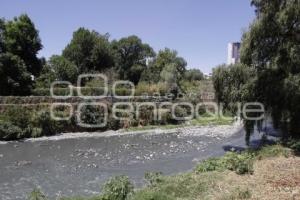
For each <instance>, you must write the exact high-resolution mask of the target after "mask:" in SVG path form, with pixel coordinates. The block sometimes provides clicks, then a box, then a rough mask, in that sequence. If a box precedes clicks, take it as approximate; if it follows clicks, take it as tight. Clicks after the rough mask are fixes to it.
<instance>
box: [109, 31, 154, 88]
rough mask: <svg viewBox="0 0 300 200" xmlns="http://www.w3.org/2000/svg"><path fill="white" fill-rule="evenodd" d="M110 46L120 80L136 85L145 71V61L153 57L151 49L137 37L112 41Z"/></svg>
mask: <svg viewBox="0 0 300 200" xmlns="http://www.w3.org/2000/svg"><path fill="white" fill-rule="evenodd" d="M112 46H113V49H114V52H115V59H116V68H117V70H118V72H119V74H120V78H121V79H124V80H130V81H132V82H134V83H135V84H137V83H138V82H139V80H140V77H141V74H142V72H143V71H144V70H145V69H146V66H147V60H148V59H150V58H153V57H154V56H155V53H154V51H153V49H152V48H151V47H150V46H149V45H148V44H146V43H143V42H142V40H141V39H140V38H138V37H137V36H129V37H126V38H121V39H120V40H119V41H113V42H112Z"/></svg>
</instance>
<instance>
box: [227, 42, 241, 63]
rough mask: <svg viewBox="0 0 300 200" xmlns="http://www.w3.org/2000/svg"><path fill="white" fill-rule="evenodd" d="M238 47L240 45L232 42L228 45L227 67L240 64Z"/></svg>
mask: <svg viewBox="0 0 300 200" xmlns="http://www.w3.org/2000/svg"><path fill="white" fill-rule="evenodd" d="M240 47H241V43H239V42H232V43H229V44H228V58H227V65H232V64H236V63H239V62H240Z"/></svg>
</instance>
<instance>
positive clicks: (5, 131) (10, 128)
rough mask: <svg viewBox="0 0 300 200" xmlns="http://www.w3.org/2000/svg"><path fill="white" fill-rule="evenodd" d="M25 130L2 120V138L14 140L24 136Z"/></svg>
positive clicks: (0, 124) (0, 127)
mask: <svg viewBox="0 0 300 200" xmlns="http://www.w3.org/2000/svg"><path fill="white" fill-rule="evenodd" d="M24 135H25V132H24V131H23V130H22V129H21V128H20V127H18V126H16V125H13V124H12V123H11V122H5V121H0V140H14V139H20V138H23V137H24Z"/></svg>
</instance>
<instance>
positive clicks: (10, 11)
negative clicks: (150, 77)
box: [0, 0, 254, 73]
mask: <svg viewBox="0 0 300 200" xmlns="http://www.w3.org/2000/svg"><path fill="white" fill-rule="evenodd" d="M23 13H26V14H28V15H29V17H30V18H31V19H32V21H33V22H34V24H35V26H36V28H37V29H38V30H39V34H40V37H41V40H42V44H43V46H44V47H43V49H42V50H41V51H40V52H39V56H44V57H46V58H49V57H50V56H51V55H53V54H61V52H62V50H63V49H64V47H65V46H66V45H67V44H68V43H69V42H70V40H71V38H72V34H73V32H74V31H75V30H76V29H78V28H79V27H86V28H89V29H91V30H96V31H97V32H99V33H102V34H105V33H109V34H110V39H120V38H122V37H127V36H129V35H137V36H139V37H140V38H141V39H142V40H143V42H145V43H148V44H150V46H152V47H153V49H154V50H155V51H158V50H160V49H164V48H165V47H168V48H171V49H174V50H177V52H178V54H179V56H181V57H183V58H185V60H186V61H187V63H188V68H198V69H200V70H202V71H203V72H205V73H209V72H210V71H211V69H212V68H213V67H215V66H217V65H219V64H222V63H226V59H227V44H228V43H229V42H234V41H240V40H241V36H242V33H243V31H244V30H246V29H247V27H248V26H249V24H250V23H251V21H252V20H253V19H254V8H253V7H251V6H250V0H148V1H147V0H85V1H84V0H48V1H41V0H0V17H2V18H5V19H12V18H13V17H15V16H19V15H20V14H23Z"/></svg>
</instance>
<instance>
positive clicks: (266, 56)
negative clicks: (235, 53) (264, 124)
mask: <svg viewBox="0 0 300 200" xmlns="http://www.w3.org/2000/svg"><path fill="white" fill-rule="evenodd" d="M252 5H254V6H255V8H256V13H257V17H256V19H255V20H254V22H253V23H252V24H251V25H250V27H249V31H248V32H246V33H245V34H244V36H243V43H242V49H241V61H242V62H243V63H245V64H246V65H248V66H250V65H251V66H254V68H255V72H256V76H255V79H254V80H253V82H254V83H253V84H254V87H253V88H254V90H252V92H253V94H254V99H255V100H258V101H261V102H262V103H264V104H265V106H266V107H267V108H268V109H269V110H270V111H271V112H272V115H273V116H275V117H274V119H276V120H278V121H280V120H282V121H286V122H288V124H289V130H290V132H291V133H293V134H295V135H296V134H298V133H299V131H300V126H299V123H298V122H299V119H300V114H299V113H300V112H299V110H300V107H299V104H298V103H297V102H299V99H300V92H299V88H300V81H299V80H300V78H299V77H300V68H299V66H300V57H299V54H300V46H299V44H300V35H299V31H300V26H299V23H300V21H299V20H300V19H299V16H300V4H299V2H298V1H295V0H278V1H271V0H253V1H252Z"/></svg>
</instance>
